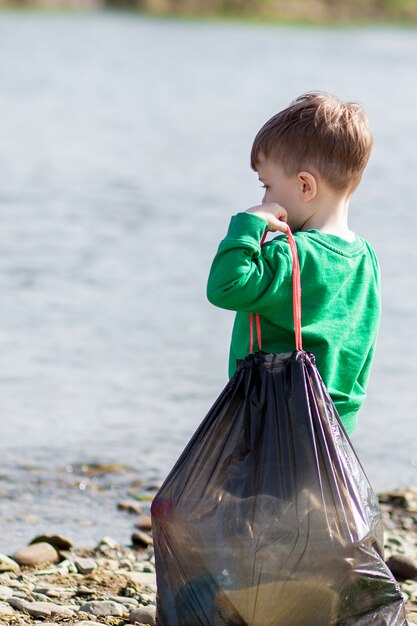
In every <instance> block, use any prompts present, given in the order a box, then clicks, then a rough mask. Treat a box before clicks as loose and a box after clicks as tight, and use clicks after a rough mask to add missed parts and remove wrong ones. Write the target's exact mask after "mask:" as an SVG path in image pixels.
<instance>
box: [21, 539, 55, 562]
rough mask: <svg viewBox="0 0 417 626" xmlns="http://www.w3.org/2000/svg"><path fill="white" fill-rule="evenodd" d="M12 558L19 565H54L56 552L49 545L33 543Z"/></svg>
mask: <svg viewBox="0 0 417 626" xmlns="http://www.w3.org/2000/svg"><path fill="white" fill-rule="evenodd" d="M13 558H14V559H15V561H17V563H19V565H38V564H39V563H56V562H57V561H59V555H58V552H57V551H56V550H55V548H54V547H53V546H51V544H50V543H46V542H40V543H33V544H31V545H29V546H25V547H24V548H22V549H21V550H18V551H17V552H16V553H15V554H14V555H13Z"/></svg>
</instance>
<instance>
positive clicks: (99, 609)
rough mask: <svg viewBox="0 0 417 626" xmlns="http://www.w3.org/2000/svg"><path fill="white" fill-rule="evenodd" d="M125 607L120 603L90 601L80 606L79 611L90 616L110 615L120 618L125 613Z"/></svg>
mask: <svg viewBox="0 0 417 626" xmlns="http://www.w3.org/2000/svg"><path fill="white" fill-rule="evenodd" d="M125 610H126V609H125V607H124V606H123V604H120V602H113V601H112V600H91V602H86V603H85V604H83V605H82V606H80V611H81V612H84V613H90V614H91V615H97V616H98V615H103V616H108V615H112V616H115V617H121V616H122V615H123V613H124V612H125Z"/></svg>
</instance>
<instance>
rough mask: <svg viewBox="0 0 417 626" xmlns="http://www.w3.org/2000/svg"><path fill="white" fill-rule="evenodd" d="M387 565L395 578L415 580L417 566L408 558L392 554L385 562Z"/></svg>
mask: <svg viewBox="0 0 417 626" xmlns="http://www.w3.org/2000/svg"><path fill="white" fill-rule="evenodd" d="M387 565H388V567H389V568H390V570H391V572H392V573H393V574H394V576H395V577H396V578H397V577H398V578H401V579H402V580H406V579H407V578H408V579H411V580H417V565H416V564H415V563H414V562H413V561H412V560H411V559H409V558H408V557H406V556H403V555H401V554H393V555H392V556H390V558H389V559H388V560H387Z"/></svg>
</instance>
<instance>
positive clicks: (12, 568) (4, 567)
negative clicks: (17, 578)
mask: <svg viewBox="0 0 417 626" xmlns="http://www.w3.org/2000/svg"><path fill="white" fill-rule="evenodd" d="M0 572H16V573H17V572H20V567H19V564H18V563H16V561H14V560H13V559H11V558H10V557H8V556H6V555H5V554H1V553H0Z"/></svg>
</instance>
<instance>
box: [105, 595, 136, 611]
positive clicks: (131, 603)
mask: <svg viewBox="0 0 417 626" xmlns="http://www.w3.org/2000/svg"><path fill="white" fill-rule="evenodd" d="M109 600H112V601H113V602H119V603H120V604H123V605H124V606H125V607H127V610H128V611H131V610H132V609H136V608H137V607H138V606H139V602H138V601H137V600H136V598H126V597H125V596H110V597H109Z"/></svg>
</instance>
